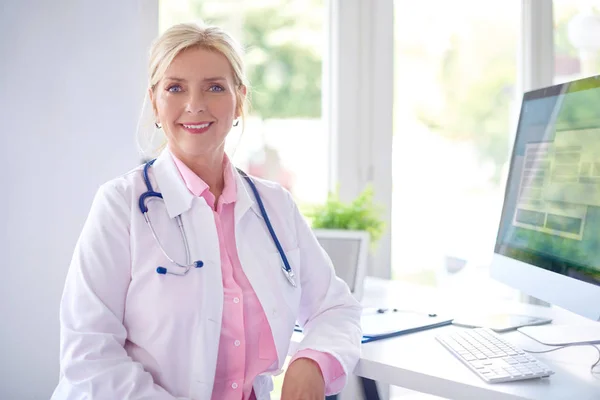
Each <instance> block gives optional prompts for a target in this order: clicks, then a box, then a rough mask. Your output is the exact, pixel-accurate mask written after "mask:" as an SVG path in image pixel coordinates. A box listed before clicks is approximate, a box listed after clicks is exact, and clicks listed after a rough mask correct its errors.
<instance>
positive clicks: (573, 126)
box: [495, 76, 600, 285]
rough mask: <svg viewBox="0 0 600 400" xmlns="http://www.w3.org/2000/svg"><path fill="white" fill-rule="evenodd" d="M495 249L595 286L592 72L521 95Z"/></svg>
mask: <svg viewBox="0 0 600 400" xmlns="http://www.w3.org/2000/svg"><path fill="white" fill-rule="evenodd" d="M495 251H496V253H498V254H502V255H504V256H507V257H510V258H512V259H516V260H519V261H523V262H526V263H528V264H531V265H534V266H536V267H539V268H544V269H545V270H548V271H552V272H555V273H557V274H561V275H564V276H568V277H571V278H575V279H579V280H581V281H585V282H588V283H592V284H595V285H600V76H599V77H591V78H586V79H582V80H578V81H574V82H569V83H565V84H562V85H556V86H552V87H549V88H546V89H540V90H536V91H532V92H528V93H526V94H525V96H524V98H523V104H522V107H521V115H520V118H519V125H518V129H517V135H516V138H515V144H514V149H513V155H512V159H511V165H510V174H509V177H508V181H507V185H506V193H505V199H504V208H503V210H502V217H501V221H500V228H499V231H498V237H497V239H496V247H495Z"/></svg>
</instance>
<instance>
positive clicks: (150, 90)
mask: <svg viewBox="0 0 600 400" xmlns="http://www.w3.org/2000/svg"><path fill="white" fill-rule="evenodd" d="M148 98H149V99H150V103H151V104H152V112H153V113H154V118H158V109H157V108H156V99H155V98H154V91H153V90H152V88H148Z"/></svg>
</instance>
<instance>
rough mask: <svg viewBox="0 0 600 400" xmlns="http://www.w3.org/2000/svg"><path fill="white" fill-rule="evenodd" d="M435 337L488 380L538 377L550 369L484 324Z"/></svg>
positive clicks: (495, 381)
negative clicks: (483, 326) (484, 326)
mask: <svg viewBox="0 0 600 400" xmlns="http://www.w3.org/2000/svg"><path fill="white" fill-rule="evenodd" d="M436 339H437V340H438V341H439V342H440V343H441V344H442V345H444V347H446V348H447V349H448V350H450V352H451V353H452V354H454V355H455V356H456V357H457V358H458V359H459V360H460V361H462V362H463V364H465V365H466V366H467V367H469V368H470V369H471V370H472V371H473V372H475V373H476V374H477V375H479V377H480V378H481V379H483V380H484V381H486V382H488V383H497V382H510V381H518V380H522V379H532V378H542V377H545V376H550V375H552V374H553V373H554V372H553V371H552V370H550V369H549V368H548V367H547V366H545V365H544V364H542V363H541V362H540V361H538V360H537V359H536V358H534V357H532V356H530V355H528V354H526V353H525V352H524V351H523V350H521V349H520V348H518V347H517V346H514V345H512V344H510V343H509V342H507V341H506V340H505V339H503V338H501V337H500V336H498V335H497V334H495V333H494V332H493V331H491V330H490V329H487V328H475V329H467V330H460V331H453V332H450V333H445V334H442V335H439V336H437V337H436Z"/></svg>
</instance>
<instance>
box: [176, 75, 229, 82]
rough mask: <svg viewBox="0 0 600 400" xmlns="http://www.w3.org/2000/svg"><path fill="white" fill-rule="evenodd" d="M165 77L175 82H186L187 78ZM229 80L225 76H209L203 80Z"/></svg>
mask: <svg viewBox="0 0 600 400" xmlns="http://www.w3.org/2000/svg"><path fill="white" fill-rule="evenodd" d="M165 79H167V80H170V81H175V82H186V81H187V80H186V79H183V78H178V77H176V76H166V77H165ZM225 80H227V79H226V78H225V77H224V76H212V77H209V78H204V79H203V81H204V82H208V81H225Z"/></svg>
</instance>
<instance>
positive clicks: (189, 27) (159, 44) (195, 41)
mask: <svg viewBox="0 0 600 400" xmlns="http://www.w3.org/2000/svg"><path fill="white" fill-rule="evenodd" d="M194 47H200V48H203V49H206V50H210V51H214V52H217V53H220V54H222V55H223V56H224V57H225V58H227V61H229V64H230V65H231V69H232V71H233V83H234V86H235V98H236V105H237V106H236V107H237V109H236V112H237V114H238V115H239V116H240V117H241V119H242V124H243V125H242V126H244V125H245V117H246V108H247V104H248V94H246V95H245V94H244V92H243V89H244V88H246V90H248V89H249V87H250V85H249V82H248V79H247V77H246V73H245V66H244V61H243V59H242V56H243V54H244V51H243V49H242V47H241V45H240V44H239V43H238V42H237V41H236V40H235V39H233V37H231V36H230V35H229V34H228V33H227V32H225V31H224V30H223V29H221V28H219V27H217V26H209V25H205V24H203V23H199V24H194V23H185V24H178V25H174V26H172V27H170V28H169V29H167V30H166V31H165V32H164V33H163V34H162V35H161V36H159V37H158V38H157V39H156V40H155V41H154V42H153V43H152V46H151V48H150V60H149V61H150V62H149V68H148V87H149V88H150V90H152V91H154V89H155V87H156V85H157V84H158V82H160V80H161V79H162V78H163V76H164V74H165V71H166V70H167V68H168V67H169V65H171V62H173V60H174V59H175V57H177V55H178V54H179V53H181V52H182V51H184V50H186V49H189V48H194ZM147 103H148V96H147V95H146V98H145V99H144V109H145V108H146V105H147ZM151 108H152V107H150V110H148V111H150V113H151V118H152V120H153V118H154V117H153V115H152V114H153V113H152V110H151ZM144 111H145V110H142V117H141V118H140V122H141V120H142V119H143V114H144ZM146 113H147V112H146ZM140 125H141V124H140V123H138V138H139V136H140V128H141V127H140ZM153 125H154V121H152V126H153ZM152 131H153V132H152V133H153V135H152V137H151V138H146V140H147V141H148V142H149V144H152V143H153V142H155V138H154V134H156V131H155V130H154V129H153V128H152ZM138 144H139V142H138ZM164 146H165V143H164V142H163V144H162V145H161V146H160V148H163V147H164ZM145 147H147V146H144V145H140V148H141V150H142V153H144V154H147V153H148V151H147V150H146V149H145ZM156 150H159V149H157V148H156V146H155V149H154V150H153V151H151V152H152V153H155V152H156Z"/></svg>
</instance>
